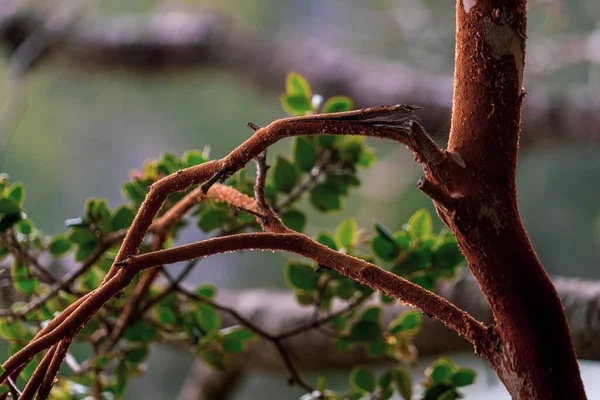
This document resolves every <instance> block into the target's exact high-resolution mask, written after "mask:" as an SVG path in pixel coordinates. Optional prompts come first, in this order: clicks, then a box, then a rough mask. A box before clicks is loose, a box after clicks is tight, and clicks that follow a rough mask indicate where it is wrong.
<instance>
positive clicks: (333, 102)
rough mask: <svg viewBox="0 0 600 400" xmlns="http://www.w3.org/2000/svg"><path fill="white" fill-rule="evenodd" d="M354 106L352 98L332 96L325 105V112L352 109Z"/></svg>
mask: <svg viewBox="0 0 600 400" xmlns="http://www.w3.org/2000/svg"><path fill="white" fill-rule="evenodd" d="M353 107H354V103H353V102H352V99H351V98H350V97H347V96H333V97H330V98H329V99H328V100H327V101H326V102H325V104H324V105H323V112H324V113H336V112H344V111H350V110H352V108H353Z"/></svg>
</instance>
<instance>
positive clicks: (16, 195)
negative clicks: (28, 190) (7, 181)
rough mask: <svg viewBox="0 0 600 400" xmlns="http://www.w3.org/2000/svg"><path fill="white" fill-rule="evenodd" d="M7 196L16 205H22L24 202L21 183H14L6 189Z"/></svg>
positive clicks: (23, 191)
mask: <svg viewBox="0 0 600 400" xmlns="http://www.w3.org/2000/svg"><path fill="white" fill-rule="evenodd" d="M8 196H9V197H12V198H13V199H14V200H15V201H16V202H17V204H23V200H25V189H24V188H23V184H22V183H21V182H15V183H13V184H12V186H11V187H10V188H8Z"/></svg>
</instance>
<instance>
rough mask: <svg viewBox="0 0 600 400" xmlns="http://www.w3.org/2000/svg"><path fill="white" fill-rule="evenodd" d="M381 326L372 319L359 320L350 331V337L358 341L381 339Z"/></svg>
mask: <svg viewBox="0 0 600 400" xmlns="http://www.w3.org/2000/svg"><path fill="white" fill-rule="evenodd" d="M381 337H382V333H381V327H380V326H379V324H378V323H376V322H373V321H359V322H358V323H357V324H355V325H354V326H353V327H352V330H351V331H350V339H352V340H356V341H359V342H374V341H377V340H381Z"/></svg>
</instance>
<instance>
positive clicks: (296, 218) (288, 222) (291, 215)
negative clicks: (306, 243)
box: [281, 210, 306, 233]
mask: <svg viewBox="0 0 600 400" xmlns="http://www.w3.org/2000/svg"><path fill="white" fill-rule="evenodd" d="M281 220H282V221H283V224H284V225H285V226H287V227H288V228H290V229H292V230H294V231H296V232H300V233H302V232H304V228H305V227H306V215H304V214H303V213H301V212H300V211H297V210H289V211H287V212H285V213H283V214H282V215H281Z"/></svg>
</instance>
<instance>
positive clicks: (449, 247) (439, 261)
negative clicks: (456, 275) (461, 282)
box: [432, 241, 464, 269]
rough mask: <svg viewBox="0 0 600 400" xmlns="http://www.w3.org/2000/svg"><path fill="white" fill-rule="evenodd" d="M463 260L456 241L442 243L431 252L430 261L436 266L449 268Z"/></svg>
mask: <svg viewBox="0 0 600 400" xmlns="http://www.w3.org/2000/svg"><path fill="white" fill-rule="evenodd" d="M463 261H464V258H463V255H462V253H461V252H460V250H459V249H458V245H457V244H456V242H454V241H451V242H445V243H442V244H441V245H440V246H439V247H438V248H437V250H436V251H435V252H434V253H433V257H432V263H433V264H434V265H435V266H436V267H438V268H444V269H450V268H454V267H456V266H458V265H459V264H460V263H462V262H463Z"/></svg>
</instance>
